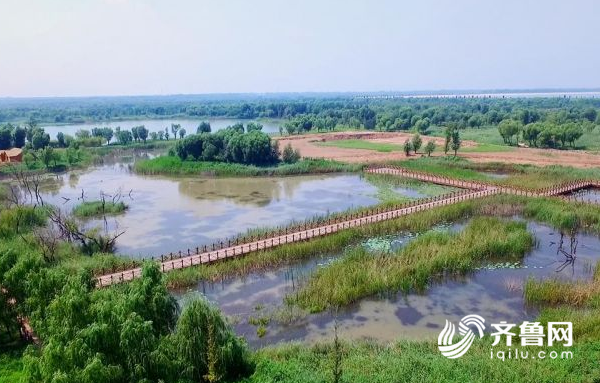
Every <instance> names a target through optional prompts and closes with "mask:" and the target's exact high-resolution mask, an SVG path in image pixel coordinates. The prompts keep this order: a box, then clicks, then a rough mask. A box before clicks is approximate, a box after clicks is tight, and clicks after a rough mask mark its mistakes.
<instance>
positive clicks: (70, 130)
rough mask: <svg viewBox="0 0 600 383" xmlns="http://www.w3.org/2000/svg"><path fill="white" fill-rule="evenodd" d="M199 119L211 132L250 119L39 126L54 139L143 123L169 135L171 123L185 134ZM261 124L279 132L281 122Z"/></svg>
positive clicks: (193, 128)
mask: <svg viewBox="0 0 600 383" xmlns="http://www.w3.org/2000/svg"><path fill="white" fill-rule="evenodd" d="M201 121H208V122H210V126H211V129H212V131H213V132H215V131H217V130H221V129H224V128H226V127H228V126H231V125H233V124H235V123H238V122H241V123H243V124H244V125H246V124H247V123H248V122H250V121H252V120H241V119H227V118H221V119H165V120H128V121H110V122H90V123H84V124H73V125H50V124H48V125H44V124H42V125H41V127H42V128H44V130H45V131H46V133H48V134H49V135H50V138H52V139H56V135H57V133H58V132H63V133H65V134H69V135H71V136H74V135H75V132H77V131H78V130H80V129H85V130H89V131H91V130H92V129H93V128H98V127H110V128H113V129H115V128H116V127H117V126H120V127H121V129H123V130H130V129H131V128H132V127H134V126H139V125H144V126H145V127H146V129H148V131H149V132H158V131H160V130H162V131H164V130H165V128H166V127H168V128H169V135H172V133H171V124H180V125H181V127H182V128H184V129H185V130H186V134H188V135H189V134H194V133H196V129H197V128H198V124H200V122H201ZM257 122H259V123H261V124H262V125H263V132H265V133H279V126H280V125H281V123H280V122H279V121H276V120H265V121H257Z"/></svg>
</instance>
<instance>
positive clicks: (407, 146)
mask: <svg viewBox="0 0 600 383" xmlns="http://www.w3.org/2000/svg"><path fill="white" fill-rule="evenodd" d="M403 149H404V154H405V155H406V156H407V157H408V156H410V151H411V150H412V144H411V143H410V140H409V139H408V138H407V139H406V141H404V147H403Z"/></svg>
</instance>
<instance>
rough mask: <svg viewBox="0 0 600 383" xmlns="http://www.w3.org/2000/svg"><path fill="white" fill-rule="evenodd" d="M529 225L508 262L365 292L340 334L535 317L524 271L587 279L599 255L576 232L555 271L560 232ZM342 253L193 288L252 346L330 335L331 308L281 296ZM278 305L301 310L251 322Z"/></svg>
mask: <svg viewBox="0 0 600 383" xmlns="http://www.w3.org/2000/svg"><path fill="white" fill-rule="evenodd" d="M527 225H528V229H529V230H530V232H532V233H533V234H534V235H535V237H536V242H537V244H536V247H535V248H534V249H533V250H532V251H531V252H530V253H529V254H528V255H527V256H525V258H524V259H523V260H522V261H520V262H517V263H511V264H506V263H505V260H497V262H495V261H491V262H486V263H485V264H482V267H481V269H479V270H476V271H475V272H473V273H471V274H469V275H466V276H460V277H453V278H451V279H444V280H441V281H438V282H435V283H432V286H431V287H430V288H429V289H427V291H426V292H425V293H424V294H416V293H410V294H407V295H404V294H401V293H391V294H384V295H382V296H378V297H370V298H367V299H363V300H361V301H360V302H359V303H357V304H355V305H351V306H349V307H346V308H344V309H343V310H342V311H341V312H339V313H338V315H337V321H338V329H339V334H340V336H341V337H342V338H344V339H364V338H370V339H376V340H378V341H383V342H389V341H394V340H396V339H399V338H404V339H415V340H420V339H435V338H436V337H437V335H438V334H439V331H440V330H441V328H442V327H443V324H444V323H445V320H446V319H448V320H451V321H454V322H455V323H456V322H458V321H459V320H460V319H461V318H462V317H463V316H464V315H467V314H478V315H481V316H483V317H484V318H485V319H486V321H489V322H492V323H498V322H499V321H502V320H505V321H508V322H509V323H516V322H521V321H523V320H531V319H533V318H535V317H536V315H537V314H538V310H537V309H536V308H535V307H528V306H527V305H525V303H524V300H523V292H522V287H523V284H524V282H525V281H526V280H527V278H528V277H530V276H532V277H536V278H560V279H590V278H591V276H592V272H593V266H594V265H595V262H596V261H597V260H598V259H599V256H600V240H599V239H598V238H597V237H594V236H590V235H584V234H579V235H578V236H577V240H578V244H577V259H576V262H575V263H574V264H573V265H572V266H571V265H568V266H567V267H565V268H564V269H562V270H561V271H557V270H559V269H560V267H561V265H562V264H563V261H564V260H565V257H564V255H562V254H560V253H558V248H559V244H560V238H561V236H560V233H558V232H556V231H555V230H554V229H552V228H550V227H548V226H546V225H542V224H538V223H535V222H528V223H527ZM462 227H464V223H463V224H454V225H451V226H449V227H446V228H445V229H448V230H453V231H457V230H461V229H462ZM437 229H438V230H439V229H444V228H443V227H442V228H437ZM412 238H415V234H411V233H403V234H401V235H398V236H392V237H384V238H378V239H371V240H369V241H365V242H364V243H363V245H366V246H369V247H372V246H373V244H375V245H378V244H379V243H380V242H386V241H387V242H389V243H390V249H397V248H399V247H401V246H403V245H404V244H406V243H407V242H409V241H410V240H411V239H412ZM563 239H564V241H563V247H562V248H563V250H565V251H567V252H570V251H571V249H570V241H569V239H568V238H567V237H564V238H563ZM380 249H381V248H380ZM339 256H341V254H331V255H328V256H325V257H321V258H316V259H311V260H308V261H305V262H302V263H299V264H296V265H292V266H287V267H283V268H280V269H277V270H272V271H268V272H264V273H254V274H251V275H248V276H245V277H243V278H232V279H226V280H223V281H220V282H216V283H210V282H200V283H199V284H198V287H197V289H196V291H198V292H201V293H203V294H205V295H206V296H207V297H208V299H209V300H211V301H214V302H216V303H217V304H218V305H219V306H220V308H221V309H222V310H223V311H224V313H225V314H227V315H229V316H231V317H233V318H234V320H235V323H236V324H235V329H236V331H237V332H238V333H239V334H240V335H244V336H245V337H246V338H247V339H248V340H249V342H250V344H251V345H253V346H254V347H259V346H263V345H267V344H272V343H277V342H281V341H291V340H298V341H308V342H315V341H321V340H325V339H330V338H331V337H332V335H333V328H334V323H335V317H334V315H332V313H329V312H325V313H320V314H314V315H309V314H304V315H299V316H298V315H297V313H294V312H293V311H291V309H289V308H286V306H285V305H283V304H282V302H283V299H284V297H285V296H286V295H288V294H293V293H294V291H295V290H296V288H297V286H298V284H299V283H301V282H302V281H303V280H304V279H305V278H307V277H308V276H309V275H310V273H311V272H313V271H314V270H316V269H317V268H319V267H324V266H326V265H327V264H328V263H329V262H331V261H332V260H333V259H335V258H337V257H339ZM178 296H180V295H179V294H178ZM273 312H279V313H280V315H281V313H284V314H283V315H287V316H290V315H292V316H293V315H296V316H298V318H297V319H296V320H293V321H291V323H289V324H283V325H282V324H279V323H277V322H276V321H273V320H272V321H271V323H270V324H269V325H268V326H267V334H266V335H265V336H264V337H263V338H259V337H257V335H256V329H257V327H256V326H255V325H251V324H249V323H248V319H249V318H250V317H254V318H260V317H269V316H273V315H272V314H271V313H273Z"/></svg>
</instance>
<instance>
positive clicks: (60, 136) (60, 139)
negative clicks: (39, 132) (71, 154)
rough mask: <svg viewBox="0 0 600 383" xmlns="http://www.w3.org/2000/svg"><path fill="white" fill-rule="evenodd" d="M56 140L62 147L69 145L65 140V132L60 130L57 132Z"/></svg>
mask: <svg viewBox="0 0 600 383" xmlns="http://www.w3.org/2000/svg"><path fill="white" fill-rule="evenodd" d="M56 141H57V142H58V146H60V147H61V148H64V147H66V146H67V143H66V142H65V134H64V133H63V132H58V133H57V134H56Z"/></svg>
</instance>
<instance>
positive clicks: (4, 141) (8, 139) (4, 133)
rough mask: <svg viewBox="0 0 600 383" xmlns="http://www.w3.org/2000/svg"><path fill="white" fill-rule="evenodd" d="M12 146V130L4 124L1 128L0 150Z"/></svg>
mask: <svg viewBox="0 0 600 383" xmlns="http://www.w3.org/2000/svg"><path fill="white" fill-rule="evenodd" d="M11 147H12V131H11V130H10V128H8V127H6V126H4V127H2V128H0V150H4V149H10V148H11Z"/></svg>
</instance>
